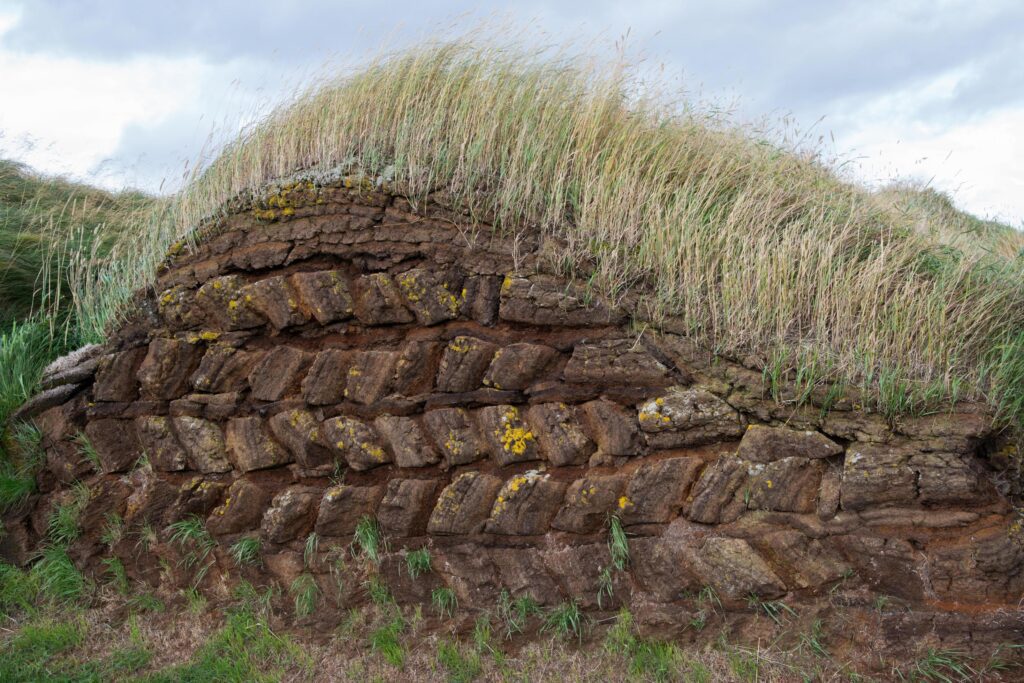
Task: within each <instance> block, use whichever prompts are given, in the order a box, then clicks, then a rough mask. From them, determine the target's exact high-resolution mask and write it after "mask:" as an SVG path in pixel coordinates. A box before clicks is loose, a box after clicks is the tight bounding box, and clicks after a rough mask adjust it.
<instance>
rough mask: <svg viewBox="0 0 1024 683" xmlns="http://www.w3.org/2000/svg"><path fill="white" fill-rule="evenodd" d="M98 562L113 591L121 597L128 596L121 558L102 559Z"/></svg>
mask: <svg viewBox="0 0 1024 683" xmlns="http://www.w3.org/2000/svg"><path fill="white" fill-rule="evenodd" d="M100 562H101V563H102V564H103V569H104V573H105V574H106V576H107V579H108V581H109V583H110V585H111V586H112V587H113V588H114V590H116V591H117V592H118V593H120V594H121V595H128V589H129V585H128V573H127V572H126V571H125V569H124V563H123V562H121V558H119V557H104V558H103V559H102V560H100Z"/></svg>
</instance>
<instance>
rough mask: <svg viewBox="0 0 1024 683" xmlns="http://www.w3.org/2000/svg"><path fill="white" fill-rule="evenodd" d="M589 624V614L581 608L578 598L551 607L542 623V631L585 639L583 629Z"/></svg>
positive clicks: (579, 639)
mask: <svg viewBox="0 0 1024 683" xmlns="http://www.w3.org/2000/svg"><path fill="white" fill-rule="evenodd" d="M586 626H587V616H586V615H585V614H584V613H583V611H582V610H581V609H580V603H579V601H577V600H569V601H567V602H563V603H562V604H560V605H557V606H555V607H553V608H551V609H550V610H549V611H548V613H547V614H545V615H544V623H542V624H541V627H540V632H541V633H552V634H554V635H556V636H558V637H560V638H567V637H568V636H570V635H571V636H574V637H575V638H576V640H578V641H582V640H583V630H584V629H585V628H586Z"/></svg>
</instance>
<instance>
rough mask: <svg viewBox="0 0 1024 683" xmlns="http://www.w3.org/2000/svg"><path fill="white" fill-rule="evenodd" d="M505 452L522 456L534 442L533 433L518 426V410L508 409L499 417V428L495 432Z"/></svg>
mask: <svg viewBox="0 0 1024 683" xmlns="http://www.w3.org/2000/svg"><path fill="white" fill-rule="evenodd" d="M495 436H497V437H498V439H499V440H500V441H501V447H502V448H503V449H505V451H506V452H510V453H514V454H515V455H522V454H523V453H525V452H526V449H527V448H528V447H529V445H530V442H531V441H533V440H534V436H533V432H531V431H529V430H528V429H526V428H525V427H522V426H520V424H519V410H518V409H517V408H515V407H510V408H509V409H508V410H506V411H505V414H504V415H502V417H501V426H500V427H499V428H498V429H497V430H496V431H495Z"/></svg>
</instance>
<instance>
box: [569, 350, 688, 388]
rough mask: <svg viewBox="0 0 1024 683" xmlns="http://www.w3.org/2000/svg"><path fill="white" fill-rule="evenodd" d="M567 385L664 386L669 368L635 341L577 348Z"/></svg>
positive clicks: (572, 359)
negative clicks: (570, 383) (574, 383)
mask: <svg viewBox="0 0 1024 683" xmlns="http://www.w3.org/2000/svg"><path fill="white" fill-rule="evenodd" d="M563 376H564V377H565V379H566V381H567V382H577V383H580V384H584V383H595V384H604V385H619V384H634V385H635V384H641V385H645V386H659V385H664V384H665V383H666V382H667V381H668V368H666V367H665V366H664V365H662V364H661V362H660V361H658V360H657V359H656V358H655V357H654V356H652V355H651V354H650V353H648V352H647V351H646V350H644V349H643V347H641V346H638V345H637V343H636V341H635V340H632V339H612V340H608V341H601V342H595V343H593V344H578V345H577V346H576V348H574V349H573V352H572V357H571V358H570V359H569V362H568V363H567V364H566V366H565V370H564V372H563Z"/></svg>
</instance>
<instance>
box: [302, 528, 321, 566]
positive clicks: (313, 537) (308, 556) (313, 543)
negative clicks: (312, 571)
mask: <svg viewBox="0 0 1024 683" xmlns="http://www.w3.org/2000/svg"><path fill="white" fill-rule="evenodd" d="M319 550H320V535H319V534H317V533H316V532H315V531H313V532H311V533H310V534H309V536H307V537H306V543H305V545H304V546H303V548H302V564H303V566H305V567H306V568H307V569H309V568H310V567H312V566H313V561H314V560H315V559H316V554H317V552H318V551H319Z"/></svg>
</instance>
